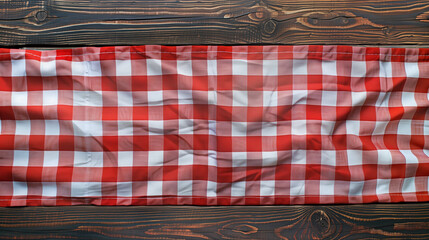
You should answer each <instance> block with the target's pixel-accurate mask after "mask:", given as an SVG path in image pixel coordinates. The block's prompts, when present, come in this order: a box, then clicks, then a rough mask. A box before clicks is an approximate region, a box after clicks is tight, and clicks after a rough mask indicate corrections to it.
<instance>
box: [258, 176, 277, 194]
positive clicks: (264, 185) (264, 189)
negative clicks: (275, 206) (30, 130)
mask: <svg viewBox="0 0 429 240" xmlns="http://www.w3.org/2000/svg"><path fill="white" fill-rule="evenodd" d="M275 186H276V181H274V180H263V181H261V187H260V189H259V195H261V196H273V195H274V193H275V189H276V188H275Z"/></svg>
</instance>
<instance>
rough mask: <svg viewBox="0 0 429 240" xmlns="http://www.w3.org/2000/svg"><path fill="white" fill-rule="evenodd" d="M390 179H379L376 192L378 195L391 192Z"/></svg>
mask: <svg viewBox="0 0 429 240" xmlns="http://www.w3.org/2000/svg"><path fill="white" fill-rule="evenodd" d="M389 188H390V179H377V187H376V188H375V193H376V194H377V195H380V194H386V193H390V191H389Z"/></svg>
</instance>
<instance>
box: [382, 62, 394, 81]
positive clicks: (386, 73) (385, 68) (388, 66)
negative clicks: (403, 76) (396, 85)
mask: <svg viewBox="0 0 429 240" xmlns="http://www.w3.org/2000/svg"><path fill="white" fill-rule="evenodd" d="M392 74H393V71H392V62H383V61H380V77H387V78H391V77H392Z"/></svg>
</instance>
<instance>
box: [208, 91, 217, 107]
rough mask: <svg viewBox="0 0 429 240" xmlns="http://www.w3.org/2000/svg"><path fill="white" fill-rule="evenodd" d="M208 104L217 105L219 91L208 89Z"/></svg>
mask: <svg viewBox="0 0 429 240" xmlns="http://www.w3.org/2000/svg"><path fill="white" fill-rule="evenodd" d="M207 94H208V104H211V105H216V103H217V92H216V91H208V92H207Z"/></svg>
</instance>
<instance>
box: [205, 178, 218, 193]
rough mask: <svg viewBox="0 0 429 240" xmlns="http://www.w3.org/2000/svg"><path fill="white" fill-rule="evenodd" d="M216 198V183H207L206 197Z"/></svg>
mask: <svg viewBox="0 0 429 240" xmlns="http://www.w3.org/2000/svg"><path fill="white" fill-rule="evenodd" d="M216 196H217V183H216V182H212V181H207V197H216Z"/></svg>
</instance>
